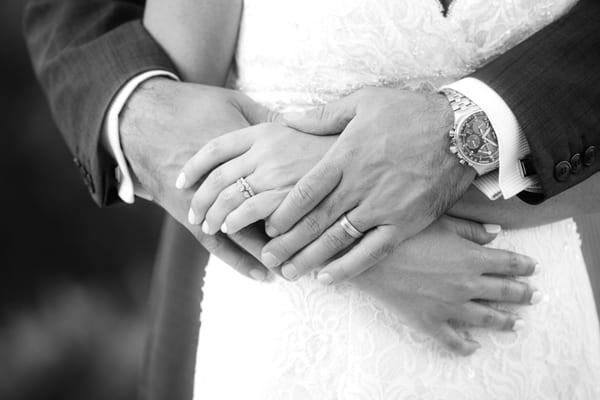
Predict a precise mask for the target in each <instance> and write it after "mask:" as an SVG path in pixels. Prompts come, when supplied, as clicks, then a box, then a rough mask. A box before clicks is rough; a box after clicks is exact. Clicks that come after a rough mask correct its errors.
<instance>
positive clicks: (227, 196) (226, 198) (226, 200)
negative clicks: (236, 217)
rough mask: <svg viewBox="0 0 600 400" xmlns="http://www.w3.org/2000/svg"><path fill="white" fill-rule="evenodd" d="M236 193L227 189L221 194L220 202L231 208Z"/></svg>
mask: <svg viewBox="0 0 600 400" xmlns="http://www.w3.org/2000/svg"><path fill="white" fill-rule="evenodd" d="M236 194H237V193H236V192H235V191H234V190H231V189H228V190H225V191H223V192H222V193H221V195H220V197H221V201H222V202H223V204H224V205H226V206H233V205H234V204H235V203H236V201H235V200H236Z"/></svg>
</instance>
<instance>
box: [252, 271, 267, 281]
mask: <svg viewBox="0 0 600 400" xmlns="http://www.w3.org/2000/svg"><path fill="white" fill-rule="evenodd" d="M250 276H251V277H252V279H254V280H255V281H259V282H264V280H265V279H267V274H265V272H264V271H261V270H260V269H253V270H252V271H250Z"/></svg>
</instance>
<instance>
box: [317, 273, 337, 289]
mask: <svg viewBox="0 0 600 400" xmlns="http://www.w3.org/2000/svg"><path fill="white" fill-rule="evenodd" d="M317 280H318V281H319V282H320V283H322V284H323V285H325V286H329V285H331V284H332V283H333V277H332V276H331V275H330V274H328V273H327V272H325V273H322V274H319V275H318V276H317Z"/></svg>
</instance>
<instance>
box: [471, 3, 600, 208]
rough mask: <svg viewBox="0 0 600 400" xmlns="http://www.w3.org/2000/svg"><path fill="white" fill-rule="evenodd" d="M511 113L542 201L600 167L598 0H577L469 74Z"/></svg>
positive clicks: (535, 199) (527, 196)
mask: <svg viewBox="0 0 600 400" xmlns="http://www.w3.org/2000/svg"><path fill="white" fill-rule="evenodd" d="M472 76H473V77H474V78H476V79H479V80H480V81H482V82H484V83H486V84H487V85H488V86H489V87H491V88H492V89H493V90H495V91H496V93H498V94H499V95H500V97H502V99H503V100H504V101H505V102H506V103H507V104H508V106H509V107H510V109H511V110H512V111H513V113H514V114H515V116H516V118H517V120H518V122H519V125H520V126H521V128H522V129H523V132H524V134H525V136H526V137H527V141H528V142H529V145H530V147H531V161H532V163H533V167H534V170H535V172H536V173H537V175H538V177H539V178H540V183H541V186H542V191H541V193H529V192H522V193H521V194H520V195H519V196H520V197H521V198H522V199H523V200H524V201H526V202H528V203H532V204H535V203H540V202H542V201H544V200H546V199H548V198H550V197H552V196H554V195H556V194H558V193H561V192H563V191H565V190H567V189H569V188H570V187H572V186H574V185H576V184H578V183H580V182H582V181H583V180H585V179H587V178H589V177H590V176H592V175H593V174H594V173H596V172H598V171H599V170H600V2H599V1H597V0H581V1H579V3H577V4H576V5H575V6H574V7H573V9H572V10H571V11H570V12H569V13H568V14H567V15H565V16H564V17H562V18H561V19H559V20H558V21H556V22H554V23H553V24H551V25H549V26H547V27H545V28H544V29H543V30H541V31H539V32H537V33H536V34H535V35H533V36H532V37H530V38H529V39H527V40H526V41H524V42H522V43H521V44H519V45H518V46H516V47H515V48H513V49H511V50H510V51H508V52H507V53H505V54H503V55H502V56H500V57H498V58H497V59H495V60H494V61H492V62H490V63H489V64H487V65H485V66H484V67H482V68H481V69H479V70H478V71H476V72H475V73H474V74H473V75H472Z"/></svg>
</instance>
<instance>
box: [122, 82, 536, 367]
mask: <svg viewBox="0 0 600 400" xmlns="http://www.w3.org/2000/svg"><path fill="white" fill-rule="evenodd" d="M173 85H178V86H176V89H173V88H174V86H173ZM138 92H140V93H141V94H139V95H137V94H136V95H135V96H134V98H132V100H131V101H130V104H129V106H128V108H129V111H128V112H130V114H131V117H128V118H125V121H124V122H123V123H122V127H121V129H122V136H123V137H122V141H123V146H124V150H125V151H126V154H127V155H128V158H129V161H130V164H131V165H132V168H133V170H134V172H135V173H136V175H137V177H138V179H139V180H140V182H141V183H142V184H143V185H144V186H145V187H146V188H147V189H149V190H150V192H151V193H153V194H154V195H155V200H156V201H157V202H158V203H159V204H161V205H162V206H163V207H164V208H165V209H166V210H167V211H169V212H171V214H172V215H174V216H175V217H176V218H177V219H178V220H180V222H182V223H186V226H187V227H188V228H189V229H190V230H191V231H192V232H193V233H194V234H195V235H196V237H197V238H198V240H199V241H200V242H201V243H202V244H203V245H204V246H205V247H206V248H207V249H208V250H209V251H210V252H211V253H213V254H216V255H217V256H219V257H221V258H222V259H223V260H224V261H225V262H227V263H228V264H230V265H231V266H232V267H234V268H235V269H237V270H238V271H239V272H241V273H242V274H244V275H247V276H249V277H252V278H254V279H256V280H264V279H266V277H267V274H268V273H270V272H269V271H274V272H275V273H278V274H281V275H283V277H285V278H286V279H288V280H291V281H293V280H296V279H298V278H300V277H301V276H303V275H305V274H307V273H308V272H309V271H312V270H313V269H317V270H318V271H319V272H318V280H319V281H320V282H321V283H323V284H324V285H335V284H338V283H340V282H344V281H347V280H350V281H351V282H352V283H353V284H354V285H356V286H357V287H358V288H360V289H361V290H363V291H365V292H367V293H369V294H370V295H372V296H373V297H375V298H377V299H378V300H379V301H381V302H382V303H383V304H385V305H386V306H387V307H388V308H390V309H391V310H392V311H394V312H396V313H397V315H398V316H399V318H400V319H401V320H402V321H403V322H404V323H406V324H407V325H409V326H411V327H413V328H415V329H418V330H421V331H423V332H425V333H427V334H429V335H431V336H432V337H434V338H436V339H438V341H439V342H441V343H442V344H443V345H445V346H446V347H447V348H448V349H450V350H451V351H453V352H455V353H457V354H461V355H469V354H472V353H473V352H475V351H476V350H477V349H478V348H479V347H480V344H479V343H478V342H476V341H475V340H473V339H472V338H471V337H470V335H469V334H468V333H466V332H465V329H467V328H468V327H483V328H488V329H494V330H507V331H513V330H519V329H521V328H523V326H524V321H523V320H522V319H520V318H519V317H518V316H517V315H516V314H514V313H511V312H508V311H503V310H499V309H496V308H494V307H493V305H491V304H490V303H489V302H501V303H513V304H535V303H536V302H538V301H539V300H540V298H541V294H540V292H539V291H537V290H535V289H534V288H532V287H531V286H530V285H529V284H527V283H525V282H522V281H519V280H517V279H515V277H520V276H529V275H532V274H533V273H535V272H536V269H537V265H536V262H535V261H534V260H533V259H531V258H529V257H527V256H524V255H519V254H516V253H512V252H509V251H505V250H498V249H491V248H486V247H484V246H483V245H484V244H487V243H489V242H491V241H492V240H493V239H494V238H495V237H496V235H497V234H498V233H499V232H500V227H499V226H497V225H482V224H479V223H476V222H472V221H467V220H463V219H458V218H454V217H451V216H447V215H445V213H446V211H447V210H448V209H449V208H450V207H451V206H452V205H453V204H454V203H455V202H456V201H457V200H459V199H460V198H461V197H462V195H463V194H464V192H465V191H466V190H467V188H468V187H469V186H470V184H471V182H472V181H473V179H474V177H475V172H474V171H473V170H472V169H471V168H467V167H464V166H462V165H460V164H459V163H458V161H457V160H456V159H455V158H454V156H453V155H452V154H451V153H450V152H449V150H448V138H447V133H448V131H449V130H450V128H451V127H452V124H453V113H452V110H451V108H450V106H449V104H448V101H447V100H446V98H445V97H444V96H443V95H440V94H425V93H416V92H410V91H403V90H398V89H387V88H366V89H362V90H359V91H357V92H355V93H353V94H351V95H349V96H347V97H345V98H342V99H340V100H338V101H334V102H331V103H329V104H326V105H323V106H319V107H316V108H314V109H310V110H308V111H306V112H303V113H287V114H278V113H275V112H272V111H269V110H267V109H266V108H264V107H262V106H260V105H258V104H257V103H255V102H254V101H252V100H251V99H249V98H248V97H246V96H245V95H243V94H241V93H239V92H236V91H232V90H227V89H221V88H216V87H210V86H203V85H196V84H187V83H177V82H171V81H168V80H166V79H157V80H151V81H150V82H148V83H146V84H144V87H142V89H140V90H139V91H138ZM165 103H167V104H169V107H168V110H169V113H162V114H161V112H160V110H162V109H164V104H165ZM161 105H162V106H163V107H162V108H161ZM136 115H137V118H136ZM128 120H130V122H127V121H128ZM152 132H154V135H155V136H156V140H155V141H154V142H153V141H152V140H151V139H152V135H153V134H152ZM140 137H144V139H145V142H144V145H140V143H141V142H140V140H139V138H140ZM148 139H150V140H148ZM194 152H195V154H194ZM165 154H168V155H165ZM239 178H245V180H246V182H247V183H248V185H249V186H250V187H251V188H252V190H253V192H254V193H253V196H251V197H248V196H244V194H243V192H242V190H240V186H239V184H238V183H237V181H238V179H239ZM166 181H168V182H169V185H170V186H169V185H167V184H165V183H164V182H166ZM183 209H185V210H186V212H183V211H182V210H183ZM184 214H186V215H184ZM343 216H346V217H347V220H348V221H350V223H351V224H352V226H354V227H355V228H356V229H357V230H358V231H360V232H363V233H364V236H362V237H360V238H356V237H355V236H354V235H350V234H349V233H348V232H347V230H346V229H344V227H343V226H342V225H341V224H340V219H341V218H342V217H343ZM185 220H187V222H184V221H185ZM260 221H264V228H263V227H262V225H260ZM265 232H266V234H267V236H266V235H265ZM265 266H266V267H267V268H265Z"/></svg>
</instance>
